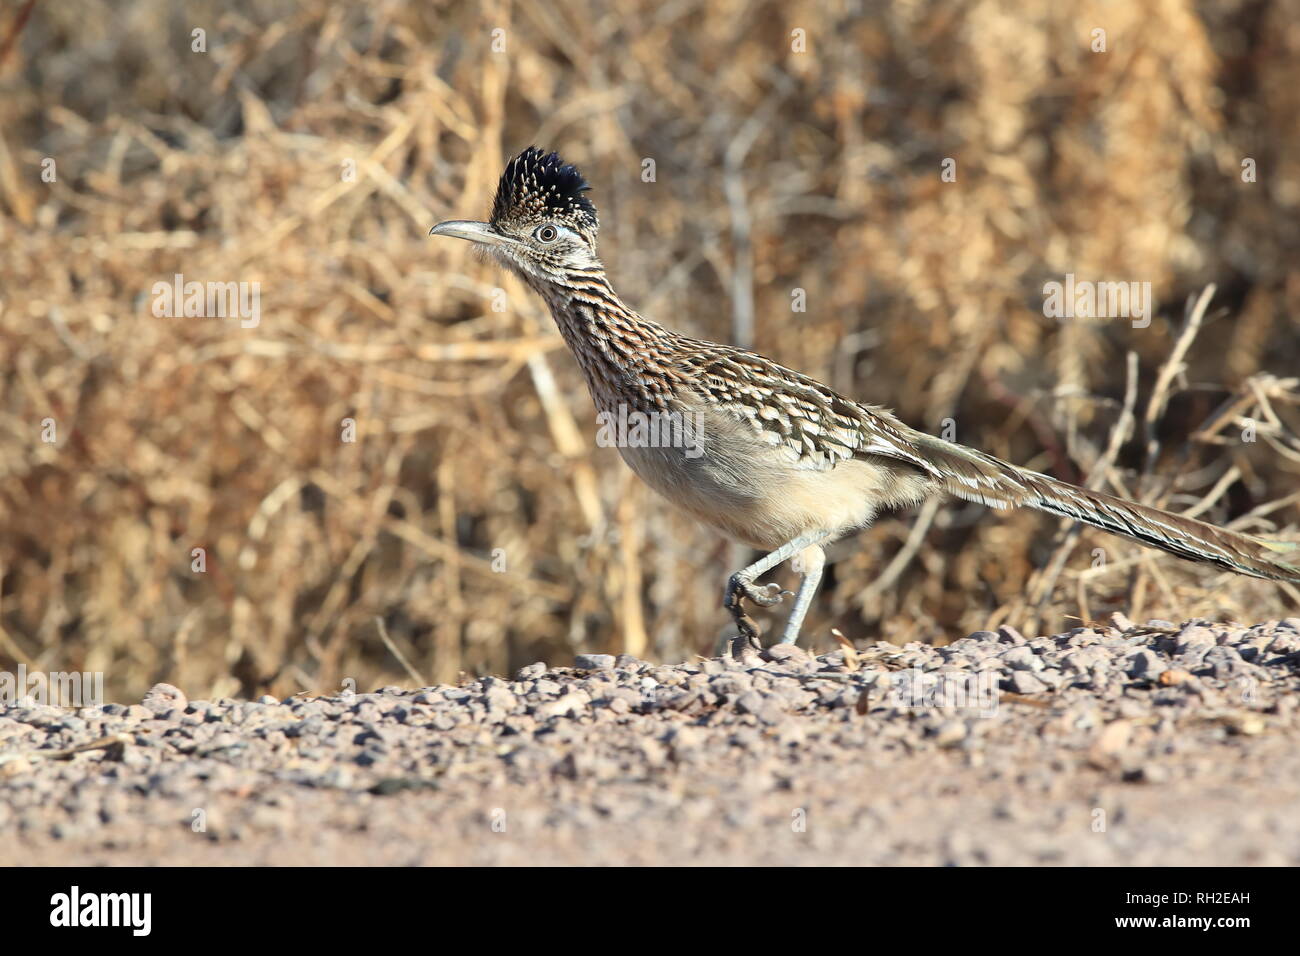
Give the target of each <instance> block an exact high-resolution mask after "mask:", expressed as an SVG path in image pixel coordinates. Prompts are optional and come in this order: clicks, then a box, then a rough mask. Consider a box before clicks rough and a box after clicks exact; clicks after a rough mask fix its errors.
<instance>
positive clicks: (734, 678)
mask: <svg viewBox="0 0 1300 956" xmlns="http://www.w3.org/2000/svg"><path fill="white" fill-rule="evenodd" d="M572 664H573V666H568V667H548V666H547V665H545V664H540V663H539V664H533V665H531V666H529V667H525V668H523V669H522V670H521V671H520V672H519V673H518V674H516V675H514V677H513V679H508V678H503V677H485V678H483V679H481V680H476V681H473V682H472V683H467V684H465V685H464V686H460V687H431V688H423V689H417V690H402V689H400V688H396V687H387V688H384V689H382V690H380V691H377V692H375V693H366V694H355V695H350V696H346V695H345V696H330V697H316V696H304V695H300V696H295V697H292V698H290V699H288V700H283V701H280V700H276V699H274V698H270V697H264V698H262V699H261V700H257V701H240V700H211V701H205V700H188V699H186V697H185V695H184V694H183V693H182V692H181V691H180V690H178V689H177V688H175V687H171V686H169V685H166V684H159V685H158V686H156V687H155V688H154V689H153V690H152V691H151V692H150V693H149V694H148V695H147V696H146V697H145V698H144V700H143V701H142V702H140V703H138V704H131V705H120V704H109V705H106V706H104V707H103V708H100V709H98V710H96V709H81V710H75V711H74V710H67V709H62V708H57V707H49V706H40V705H36V704H32V703H31V701H25V702H24V701H20V702H18V703H17V704H9V705H2V706H0V829H3V830H4V831H6V832H8V833H10V834H16V835H17V836H18V837H19V839H10V840H6V841H3V842H0V865H12V864H23V863H29V864H30V863H35V864H51V863H60V864H63V863H108V864H140V863H168V864H205V863H206V864H240V863H270V864H275V863H286V864H289V863H293V864H300V863H308V864H313V863H316V864H332V863H343V864H412V863H415V864H535V863H560V864H576V863H600V864H618V863H639V864H696V863H701V864H809V865H812V864H1069V865H1092V864H1175V865H1176V864H1242V863H1245V864H1283V865H1296V864H1300V814H1298V813H1297V812H1296V808H1297V806H1300V709H1298V708H1297V698H1298V697H1300V618H1288V619H1287V620H1285V621H1274V622H1267V623H1263V624H1258V625H1255V626H1253V627H1243V626H1237V625H1229V624H1222V623H1208V622H1191V623H1187V624H1183V625H1174V624H1170V623H1168V622H1160V621H1151V622H1148V623H1147V624H1145V625H1135V624H1133V623H1132V622H1130V621H1128V620H1126V619H1124V618H1123V617H1122V616H1120V615H1116V616H1115V617H1114V618H1113V625H1112V626H1109V627H1106V628H1104V629H1101V628H1097V629H1077V630H1075V631H1072V632H1070V633H1069V634H1062V635H1056V636H1051V637H1038V638H1034V639H1032V640H1026V639H1025V638H1024V637H1023V636H1021V635H1020V634H1019V633H1017V632H1016V631H1015V630H1013V629H1011V628H1002V629H1000V630H999V631H998V632H996V633H993V632H986V631H981V632H978V633H976V634H972V635H970V636H969V637H967V638H964V639H962V640H959V641H956V642H955V643H953V644H951V645H949V646H946V647H927V646H922V645H916V644H913V645H908V646H907V647H903V648H898V647H892V646H889V645H884V644H881V645H876V646H874V647H872V648H869V649H856V650H854V649H845V650H840V651H837V652H835V653H833V654H828V655H825V656H822V657H810V656H809V655H807V654H806V653H804V652H803V651H801V650H799V649H797V648H787V647H777V648H771V649H769V650H767V651H765V652H763V653H762V655H758V654H754V653H752V652H745V653H744V654H742V655H741V656H739V657H738V658H731V657H727V658H720V659H711V660H696V661H692V662H689V663H684V664H678V665H673V666H666V665H655V664H650V663H646V662H644V661H638V660H635V659H632V658H629V657H619V658H617V659H615V658H612V657H608V656H602V655H585V656H579V657H578V658H577V659H576V660H575V661H574V662H572Z"/></svg>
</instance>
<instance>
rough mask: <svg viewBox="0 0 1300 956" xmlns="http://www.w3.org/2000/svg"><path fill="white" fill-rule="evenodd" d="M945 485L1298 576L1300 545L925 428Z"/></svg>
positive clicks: (1255, 572) (925, 445)
mask: <svg viewBox="0 0 1300 956" xmlns="http://www.w3.org/2000/svg"><path fill="white" fill-rule="evenodd" d="M917 444H918V446H919V447H920V448H921V449H922V450H923V453H924V457H925V458H926V459H927V460H928V461H929V462H930V463H932V464H933V465H935V466H936V468H935V471H936V473H938V474H939V475H940V476H941V480H942V482H943V485H944V486H945V488H946V490H947V491H949V492H950V493H951V494H954V495H957V496H959V497H961V498H965V499H967V500H968V501H977V502H980V503H981V504H985V505H989V506H990V507H993V508H1009V507H1014V506H1023V507H1028V508H1036V509H1038V510H1040V511H1046V512H1049V513H1050V514H1054V515H1060V516H1061V517H1063V518H1071V519H1073V520H1075V521H1081V522H1083V523H1084V524H1089V525H1092V526H1093V527H1095V528H1101V529H1102V530H1103V531H1109V532H1111V533H1112V534H1117V535H1122V536H1124V537H1126V538H1133V539H1134V540H1137V541H1141V542H1142V543H1143V544H1147V545H1150V546H1151V547H1153V548H1159V549H1160V550H1162V551H1168V552H1169V553H1170V554H1176V555H1178V557H1180V558H1186V559H1188V560H1190V561H1200V562H1205V563H1208V564H1215V565H1218V566H1219V567H1221V568H1226V569H1227V570H1229V571H1235V572H1237V573H1238V574H1248V575H1250V576H1252V577H1257V578H1272V579H1274V580H1279V581H1294V582H1297V583H1300V548H1297V546H1296V545H1295V544H1293V543H1290V542H1286V541H1269V540H1267V539H1264V538H1257V537H1255V536H1254V535H1248V534H1242V533H1240V532H1237V531H1229V530H1228V529H1226V528H1217V527H1215V526H1214V525H1212V524H1206V523H1205V522H1204V521H1197V520H1196V519H1195V518H1184V517H1182V516H1181V515H1175V514H1170V513H1169V512H1167V511H1161V510H1160V509H1159V508H1152V507H1150V506H1149V505H1142V504H1138V503H1137V502H1135V501H1125V500H1124V499H1122V498H1116V497H1115V496H1113V495H1107V494H1103V493H1101V492H1097V491H1088V490H1086V489H1084V488H1079V487H1076V486H1075V485H1071V484H1068V483H1066V482H1063V481H1057V480H1056V479H1055V478H1049V477H1048V476H1047V475H1042V474H1039V473H1038V472H1034V471H1026V470H1024V469H1021V468H1017V467H1015V466H1014V465H1009V464H1007V463H1006V462H1004V461H1000V460H999V459H997V458H994V457H993V456H992V455H986V454H984V453H983V452H979V451H976V450H974V449H972V448H966V447H964V446H962V445H956V444H953V443H952V442H946V441H942V440H940V439H937V438H934V437H932V436H929V435H926V436H924V438H923V439H922V440H921V441H918V442H917Z"/></svg>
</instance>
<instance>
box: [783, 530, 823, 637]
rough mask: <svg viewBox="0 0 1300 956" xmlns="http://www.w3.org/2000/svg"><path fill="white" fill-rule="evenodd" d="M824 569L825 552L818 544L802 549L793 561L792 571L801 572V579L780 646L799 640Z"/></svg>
mask: <svg viewBox="0 0 1300 956" xmlns="http://www.w3.org/2000/svg"><path fill="white" fill-rule="evenodd" d="M825 567H826V552H825V551H823V550H822V546H821V545H819V544H814V545H812V546H811V547H807V548H804V550H803V551H801V552H800V553H799V556H798V557H797V558H795V559H794V569H795V570H796V571H800V572H802V574H803V577H802V578H801V579H800V580H799V593H798V594H796V595H795V598H794V607H793V608H791V609H790V616H789V617H788V618H787V619H786V622H785V630H784V631H783V632H782V633H781V643H782V644H793V643H795V642H796V641H797V640H799V628H800V627H802V626H803V619H804V617H805V616H806V615H807V614H808V608H809V607H811V606H812V599H813V595H815V594H816V593H817V586H818V585H819V584H821V582H822V570H823V569H824V568H825Z"/></svg>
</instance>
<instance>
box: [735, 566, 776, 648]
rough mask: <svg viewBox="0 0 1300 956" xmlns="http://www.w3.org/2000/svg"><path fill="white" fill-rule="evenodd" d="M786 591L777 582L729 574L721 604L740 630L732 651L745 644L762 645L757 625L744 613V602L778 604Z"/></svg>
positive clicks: (758, 646)
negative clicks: (747, 578)
mask: <svg viewBox="0 0 1300 956" xmlns="http://www.w3.org/2000/svg"><path fill="white" fill-rule="evenodd" d="M787 593H788V592H786V591H782V590H781V586H780V585H779V584H763V585H759V584H755V583H754V582H753V581H748V580H746V579H744V578H742V577H741V576H740V575H739V574H733V575H732V576H731V580H730V581H728V582H727V594H726V599H725V600H724V601H723V606H724V607H726V609H727V611H728V612H729V613H730V614H731V618H732V620H734V621H735V622H736V628H737V630H739V631H740V635H739V637H738V638H737V639H736V643H734V644H733V645H732V646H733V653H734V651H735V649H738V648H741V647H745V646H748V647H752V648H754V649H755V650H761V649H762V646H763V643H762V641H761V640H760V634H761V632H760V631H759V629H758V625H757V624H755V623H754V619H753V618H751V617H750V616H749V615H748V614H746V613H745V607H744V602H745V601H746V600H749V601H753V602H754V603H755V604H757V605H758V606H760V607H772V606H774V605H777V604H780V603H781V601H782V600H783V599H784V597H785V595H786V594H787Z"/></svg>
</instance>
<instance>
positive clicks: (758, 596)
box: [741, 582, 790, 607]
mask: <svg viewBox="0 0 1300 956" xmlns="http://www.w3.org/2000/svg"><path fill="white" fill-rule="evenodd" d="M741 591H742V592H743V593H744V595H745V597H747V598H749V600H751V601H753V602H754V603H755V604H757V605H758V606H759V607H773V606H775V605H777V604H780V603H781V601H783V600H784V599H785V596H786V595H787V594H789V593H790V592H789V591H782V590H781V585H779V584H775V583H773V584H750V583H748V582H746V583H745V584H744V585H743V586H742V587H741Z"/></svg>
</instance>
